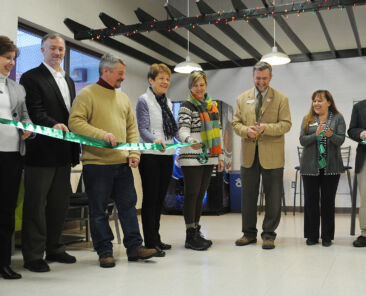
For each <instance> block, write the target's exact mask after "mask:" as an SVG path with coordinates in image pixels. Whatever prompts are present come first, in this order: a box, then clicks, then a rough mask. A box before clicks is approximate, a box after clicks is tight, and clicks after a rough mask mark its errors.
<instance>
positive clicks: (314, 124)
mask: <svg viewBox="0 0 366 296" xmlns="http://www.w3.org/2000/svg"><path fill="white" fill-rule="evenodd" d="M317 125H318V123H317V122H314V123H310V124H309V126H317Z"/></svg>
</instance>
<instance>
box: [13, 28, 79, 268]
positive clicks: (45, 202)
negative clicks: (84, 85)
mask: <svg viewBox="0 0 366 296" xmlns="http://www.w3.org/2000/svg"><path fill="white" fill-rule="evenodd" d="M41 50H42V53H43V55H44V61H43V63H42V64H41V65H40V66H39V67H37V68H34V69H31V70H29V71H28V72H26V73H24V74H23V75H22V77H21V79H20V83H21V84H22V85H23V86H24V88H25V90H26V105H27V108H28V111H29V116H30V118H31V120H32V121H33V123H34V124H38V125H41V126H47V127H52V128H55V129H60V130H63V131H65V132H68V131H69V130H68V127H67V122H68V118H69V111H70V106H71V104H72V101H73V100H74V97H75V85H74V82H73V81H72V79H71V78H70V77H69V76H68V75H66V74H65V72H64V71H63V70H62V68H61V62H62V60H63V58H64V55H65V41H64V39H62V37H61V36H59V35H58V34H48V35H46V36H45V37H43V39H42V48H41ZM79 147H80V146H79V145H76V144H72V143H70V142H65V141H61V140H58V139H54V138H50V137H46V136H41V135H37V137H36V138H35V139H34V140H33V141H32V142H31V143H27V147H26V148H27V153H26V156H25V178H24V185H25V197H24V206H23V228H22V252H23V257H24V267H25V268H27V269H29V270H31V271H34V272H46V271H49V270H50V268H49V266H48V264H47V262H46V261H45V260H43V256H44V252H46V260H48V261H56V262H61V263H74V262H76V259H75V257H73V256H71V255H69V254H67V253H66V252H65V247H64V246H63V245H62V244H60V237H61V232H62V229H63V225H64V220H65V216H66V213H67V208H68V204H69V196H70V194H71V185H70V169H71V166H72V165H75V164H77V163H78V161H79V160H78V158H79V149H80V148H79Z"/></svg>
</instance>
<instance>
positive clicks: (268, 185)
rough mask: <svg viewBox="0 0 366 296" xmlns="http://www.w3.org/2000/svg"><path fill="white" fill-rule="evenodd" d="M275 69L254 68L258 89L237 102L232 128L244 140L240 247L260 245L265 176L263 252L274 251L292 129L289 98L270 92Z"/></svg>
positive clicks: (248, 92)
mask: <svg viewBox="0 0 366 296" xmlns="http://www.w3.org/2000/svg"><path fill="white" fill-rule="evenodd" d="M271 79H272V67H271V65H269V64H267V63H265V62H258V63H257V64H256V65H255V66H254V68H253V80H254V85H255V87H254V88H252V89H249V90H247V91H245V92H244V93H242V94H241V95H240V96H239V97H238V98H237V101H236V111H235V115H234V120H233V123H232V126H233V128H234V131H235V133H236V134H237V135H239V136H240V137H241V147H242V149H241V150H242V155H241V178H242V231H243V233H244V235H243V237H241V238H240V239H238V240H237V241H236V242H235V244H236V245H237V246H245V245H248V244H252V243H256V242H257V232H258V231H257V227H256V224H257V200H258V194H259V180H260V175H262V180H263V188H264V194H265V199H266V213H265V217H264V221H263V232H262V235H261V236H262V239H263V245H262V248H263V249H273V248H274V247H275V245H274V240H275V238H276V233H275V230H276V228H277V226H278V224H279V222H280V219H281V196H282V189H283V167H284V162H285V159H284V158H285V157H284V146H285V136H284V135H285V133H287V132H288V131H289V130H290V128H291V115H290V109H289V104H288V99H287V97H286V96H285V95H284V94H282V93H280V92H279V91H277V90H275V89H273V88H271V87H270V86H269V83H270V81H271Z"/></svg>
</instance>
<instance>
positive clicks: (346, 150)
mask: <svg viewBox="0 0 366 296" xmlns="http://www.w3.org/2000/svg"><path fill="white" fill-rule="evenodd" d="M341 156H342V161H343V166H344V167H345V168H346V167H349V161H350V158H351V146H346V147H341Z"/></svg>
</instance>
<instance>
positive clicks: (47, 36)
mask: <svg viewBox="0 0 366 296" xmlns="http://www.w3.org/2000/svg"><path fill="white" fill-rule="evenodd" d="M56 38H59V39H61V40H63V41H64V43H65V39H64V38H62V36H61V35H60V34H58V33H48V34H46V35H44V36H43V38H42V42H41V47H42V48H44V47H43V45H44V43H45V42H46V41H47V40H48V39H56Z"/></svg>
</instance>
